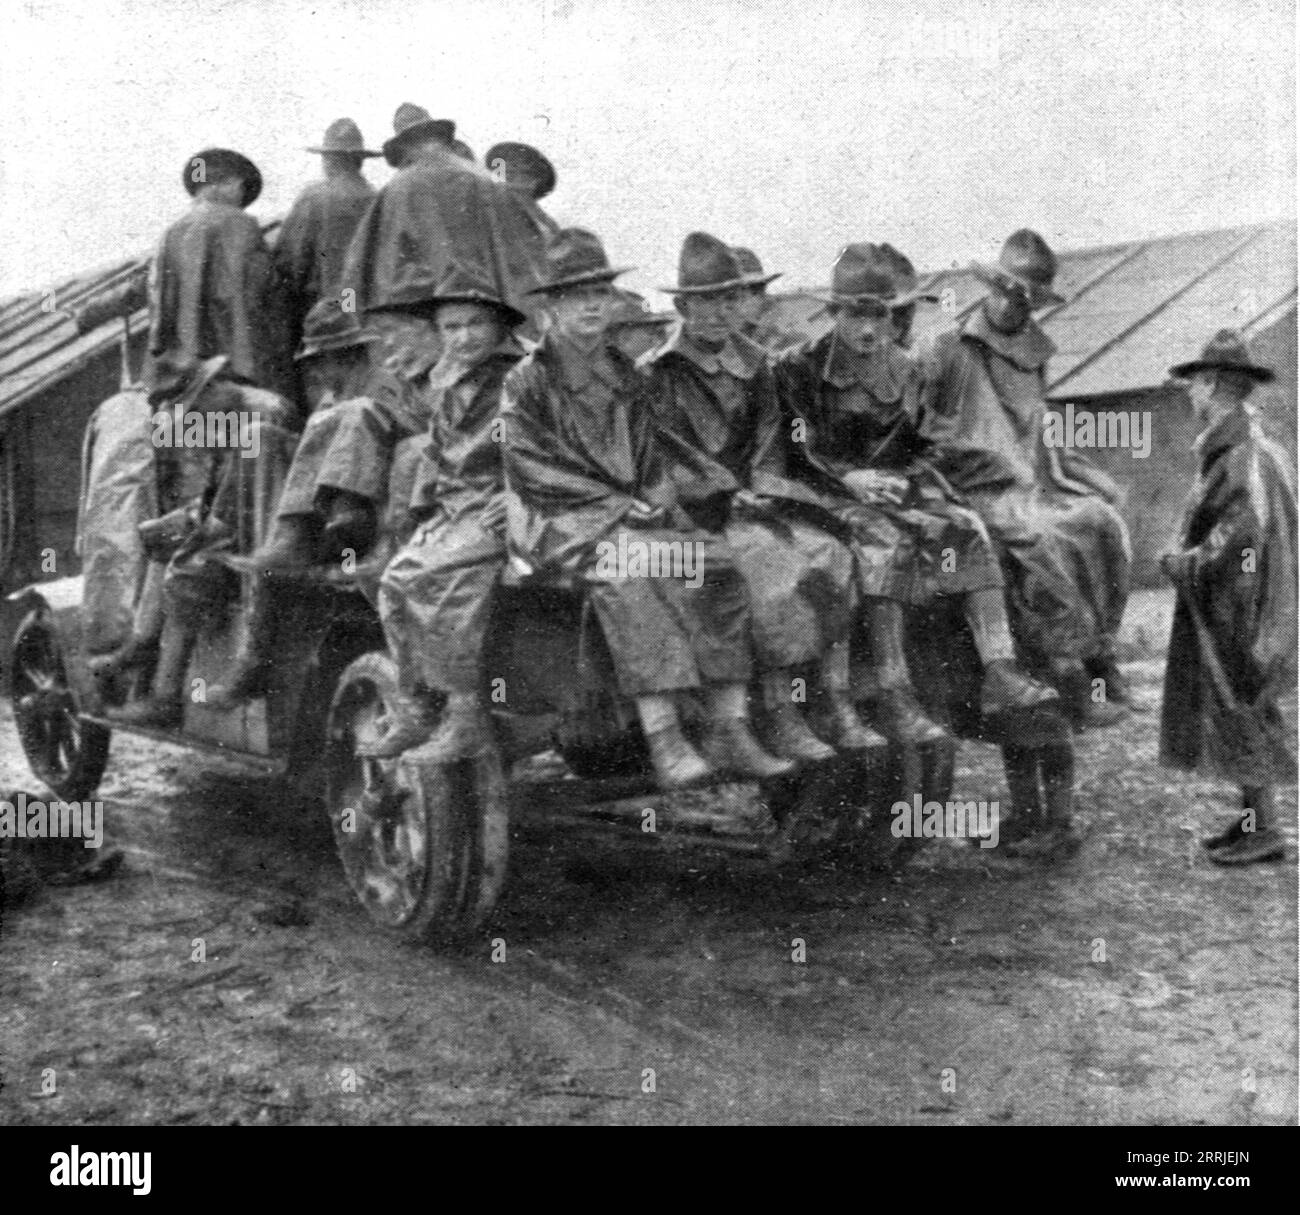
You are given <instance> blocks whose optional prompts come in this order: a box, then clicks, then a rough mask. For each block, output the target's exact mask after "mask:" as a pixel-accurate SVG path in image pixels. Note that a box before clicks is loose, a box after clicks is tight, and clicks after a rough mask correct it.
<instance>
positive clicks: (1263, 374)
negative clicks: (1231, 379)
mask: <svg viewBox="0 0 1300 1215" xmlns="http://www.w3.org/2000/svg"><path fill="white" fill-rule="evenodd" d="M1198 371H1232V372H1236V373H1237V374H1238V375H1244V376H1246V377H1248V378H1249V379H1252V380H1254V381H1255V382H1256V383H1257V384H1267V383H1269V382H1271V381H1272V380H1274V379H1276V378H1277V377H1276V375H1275V374H1274V372H1273V369H1272V368H1270V367H1263V366H1261V365H1260V364H1259V363H1255V362H1252V361H1251V357H1250V350H1249V349H1248V348H1247V346H1246V343H1245V342H1244V341H1242V337H1241V334H1239V333H1238V332H1237V331H1236V330H1235V329H1220V330H1219V332H1218V333H1216V334H1215V335H1214V336H1213V337H1212V338H1211V339H1210V340H1209V341H1208V342H1206V343H1205V348H1204V349H1203V350H1202V351H1201V357H1200V358H1199V359H1192V361H1191V362H1189V363H1179V364H1178V365H1177V366H1176V367H1171V368H1170V369H1169V374H1170V375H1172V376H1177V378H1178V379H1180V380H1186V379H1190V378H1191V377H1192V376H1194V375H1195V374H1196V373H1197V372H1198Z"/></svg>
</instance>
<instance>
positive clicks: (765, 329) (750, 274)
mask: <svg viewBox="0 0 1300 1215" xmlns="http://www.w3.org/2000/svg"><path fill="white" fill-rule="evenodd" d="M731 252H732V253H733V254H735V257H736V261H737V263H738V264H739V265H740V272H741V276H742V278H743V280H744V290H742V291H741V293H740V300H739V302H738V305H737V312H738V313H739V316H740V332H741V333H742V334H744V335H745V337H747V338H749V340H750V341H751V342H757V343H758V344H759V345H760V346H762V347H763V349H764V350H766V351H767V353H768V355H769V357H771V358H778V357H780V356H781V355H783V354H788V353H789V352H790V351H792V350H794V349H795V348H796V347H798V346H801V345H803V338H802V337H801V336H800V335H799V334H798V333H792V332H789V331H788V330H785V329H782V328H781V326H779V325H777V324H774V323H773V319H772V318H773V308H772V303H771V301H770V300H769V299H768V297H767V287H768V284H769V283H771V282H774V281H775V280H776V279H778V278H780V277H781V275H780V274H779V273H778V274H765V273H764V271H763V263H762V262H761V261H759V259H758V254H757V253H755V252H754V251H753V250H752V249H746V248H745V247H744V246H743V245H732V247H731Z"/></svg>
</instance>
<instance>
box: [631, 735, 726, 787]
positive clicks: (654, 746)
mask: <svg viewBox="0 0 1300 1215" xmlns="http://www.w3.org/2000/svg"><path fill="white" fill-rule="evenodd" d="M645 741H646V746H647V747H648V748H649V750H650V763H651V764H652V765H653V767H654V774H655V780H656V781H657V783H658V785H659V788H661V789H662V790H663V791H664V792H665V793H673V792H676V791H677V790H679V789H694V788H696V787H697V786H699V785H703V784H707V783H708V782H709V781H710V780H712V779H713V776H714V772H713V769H712V768H711V767H710V766H709V764H708V763H707V762H706V761H705V759H704V757H703V756H702V755H700V753H699V752H698V751H697V750H696V749H695V748H694V747H692V746H691V744H690V743H688V742H687V741H686V736H685V735H684V734H683V733H682V728H681V726H680V725H677V724H673V725H669V726H665V727H664V728H663V729H661V730H652V731H650V732H649V733H648V734H646V736H645Z"/></svg>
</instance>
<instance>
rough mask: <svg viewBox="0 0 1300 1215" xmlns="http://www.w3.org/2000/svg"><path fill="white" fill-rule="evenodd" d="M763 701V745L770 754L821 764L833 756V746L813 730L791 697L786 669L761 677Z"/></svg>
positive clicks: (796, 761) (803, 762) (797, 761)
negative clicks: (829, 745)
mask: <svg viewBox="0 0 1300 1215" xmlns="http://www.w3.org/2000/svg"><path fill="white" fill-rule="evenodd" d="M763 703H764V706H765V709H764V713H763V745H764V746H765V747H766V749H767V750H768V751H769V752H771V754H773V755H775V756H776V757H777V758H778V759H790V760H794V762H795V763H802V764H822V763H825V762H826V761H827V760H828V759H834V758H835V749H834V747H828V746H827V745H826V744H825V743H824V742H822V740H821V739H820V738H818V737H817V735H815V734H814V733H813V732H812V730H811V729H810V728H809V726H808V723H807V722H806V721H805V720H804V716H803V714H802V713H801V712H800V711H799V709H798V707H797V706H796V705H795V703H794V702H793V701H792V700H791V699H790V680H789V678H788V677H787V673H786V672H785V671H775V672H773V673H772V674H770V675H768V676H766V677H765V678H764V680H763Z"/></svg>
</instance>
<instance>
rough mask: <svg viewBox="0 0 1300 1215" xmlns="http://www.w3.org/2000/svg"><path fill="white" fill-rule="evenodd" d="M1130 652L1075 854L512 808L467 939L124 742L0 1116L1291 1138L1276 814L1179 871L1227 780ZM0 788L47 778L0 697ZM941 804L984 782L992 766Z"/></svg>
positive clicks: (3, 955)
mask: <svg viewBox="0 0 1300 1215" xmlns="http://www.w3.org/2000/svg"><path fill="white" fill-rule="evenodd" d="M1128 671H1129V674H1130V677H1131V678H1132V679H1133V680H1134V682H1135V685H1136V691H1137V695H1138V697H1139V705H1140V708H1141V711H1140V712H1138V713H1137V714H1136V715H1135V716H1134V717H1133V718H1132V719H1131V720H1130V721H1129V722H1128V723H1127V724H1125V725H1123V726H1120V727H1118V728H1116V729H1112V730H1109V731H1104V732H1097V733H1092V734H1089V735H1086V736H1084V737H1083V738H1081V739H1080V748H1079V761H1080V762H1079V776H1080V793H1079V808H1078V815H1079V821H1080V826H1081V827H1082V828H1083V830H1084V832H1085V836H1086V842H1085V845H1084V847H1083V849H1082V850H1081V852H1080V853H1079V854H1078V855H1077V856H1075V857H1074V858H1072V859H1070V860H1069V861H1068V862H1065V863H1059V864H1056V865H1044V864H1041V863H1032V862H1028V861H1015V860H1011V859H1009V858H1005V857H1003V856H1002V855H1001V854H1000V853H999V852H998V850H981V849H979V848H977V847H974V846H971V845H970V844H967V843H966V842H964V841H936V842H934V843H932V844H931V845H930V846H929V847H928V849H927V850H926V851H925V852H923V853H922V854H921V855H920V856H919V857H918V858H917V859H915V860H913V861H912V863H911V864H910V865H909V866H908V867H907V868H906V869H905V870H904V871H903V872H902V873H901V874H899V875H897V876H894V877H877V878H874V879H872V880H868V881H864V879H863V878H862V877H860V876H851V875H848V874H844V873H835V872H823V873H819V874H817V875H804V876H802V877H800V878H798V879H794V878H791V877H788V876H783V875H780V874H777V873H774V872H773V871H771V869H770V868H768V867H766V866H765V865H764V864H763V863H762V862H761V861H759V860H757V859H755V858H751V857H745V856H734V855H729V854H717V853H702V852H694V851H692V852H679V851H669V850H667V849H663V848H655V847H653V846H640V845H638V844H636V843H633V842H629V841H627V840H624V839H623V838H621V837H609V838H605V837H601V836H594V837H593V836H589V835H586V834H583V835H573V834H570V833H568V832H565V833H556V832H554V831H552V832H541V831H538V830H537V829H536V828H533V827H530V826H529V824H528V804H527V800H528V799H527V794H526V792H525V793H521V794H520V798H519V804H518V806H517V815H516V818H517V821H518V823H519V826H518V827H517V828H516V830H515V832H514V837H513V841H512V875H511V880H510V885H509V888H508V891H507V895H506V898H505V900H504V902H503V905H502V907H501V908H500V910H499V912H498V913H497V915H496V917H495V918H494V920H493V922H492V923H491V924H490V925H489V926H488V928H487V929H486V931H485V932H484V933H483V936H482V941H481V942H479V943H478V944H477V945H475V946H474V947H472V948H470V949H469V950H467V951H466V952H465V953H462V954H456V955H445V954H444V955H440V954H438V953H435V952H433V951H431V950H428V949H420V948H415V947H411V946H406V945H394V944H392V943H391V942H389V941H388V940H387V939H386V938H384V937H383V936H382V935H381V934H380V932H379V931H378V930H377V929H376V928H373V927H372V926H371V925H370V923H369V922H368V921H367V920H366V919H365V918H364V916H363V913H362V912H361V909H360V907H359V906H358V905H357V904H355V903H354V901H353V899H352V897H351V895H350V894H349V893H348V892H347V891H346V889H345V888H344V886H343V884H342V879H341V875H340V871H339V868H338V865H337V863H336V861H335V858H334V856H333V853H332V845H331V843H330V841H329V831H328V827H327V824H326V822H325V820H324V815H323V813H322V812H321V811H319V810H318V809H314V808H313V807H311V806H304V805H301V804H299V803H297V802H296V801H295V800H294V799H292V798H289V797H285V796H283V795H281V794H278V793H277V790H276V788H275V786H274V785H273V784H270V783H267V782H262V781H258V780H254V779H251V778H249V777H247V776H244V775H241V774H240V773H239V772H238V771H237V770H236V769H233V768H230V769H226V768H224V767H223V766H222V765H221V764H220V763H219V762H218V761H212V760H208V759H206V758H200V757H197V756H195V755H194V754H191V753H188V752H185V751H183V750H181V749H178V748H172V747H166V746H158V745H155V744H153V743H150V742H146V741H141V740H137V739H132V738H128V737H126V736H123V735H117V736H115V738H114V740H113V752H112V755H113V758H112V760H111V763H110V768H109V773H108V775H107V776H106V778H105V781H104V784H103V785H102V787H101V790H100V796H101V797H102V798H103V799H104V801H105V813H106V819H107V827H108V831H109V833H110V835H111V836H112V838H113V839H114V840H115V841H116V842H117V843H119V844H121V845H122V846H123V847H124V848H125V849H126V851H127V866H126V871H125V872H124V874H123V875H122V876H121V877H120V878H118V879H116V880H113V881H109V882H105V883H102V884H98V885H89V886H80V887H72V888H66V889H51V890H48V891H47V892H45V893H44V894H43V895H42V896H41V897H40V898H39V900H38V901H36V902H35V903H33V904H31V905H30V906H27V907H24V908H22V909H19V910H11V911H9V912H8V913H6V916H5V920H4V924H3V933H2V934H0V1008H3V1015H2V1016H0V1079H2V1081H3V1087H2V1088H0V1122H5V1123H28V1122H31V1123H50V1124H67V1123H71V1124H100V1123H118V1122H128V1123H133V1122H139V1123H155V1122H165V1123H191V1124H280V1123H321V1122H323V1123H389V1122H430V1123H442V1122H473V1123H525V1122H533V1123H537V1122H551V1123H566V1122H601V1123H603V1122H624V1123H645V1124H651V1123H687V1122H766V1121H783V1122H784V1121H793V1122H861V1123H882V1122H902V1123H920V1124H925V1123H934V1124H944V1123H1001V1124H1017V1123H1034V1122H1065V1123H1111V1122H1125V1123H1165V1122H1174V1123H1188V1124H1197V1123H1209V1124H1220V1123H1290V1122H1294V1121H1295V1111H1296V1070H1295V1059H1296V1032H1295V1027H1296V990H1297V985H1296V918H1295V917H1296V871H1295V867H1294V857H1295V821H1294V813H1293V811H1292V810H1288V811H1287V812H1286V814H1287V822H1286V833H1287V835H1288V839H1289V846H1290V849H1291V851H1290V856H1289V858H1288V861H1287V863H1286V864H1285V865H1273V866H1263V867H1256V868H1254V869H1253V870H1245V871H1237V872H1233V871H1227V872H1221V871H1218V870H1215V869H1213V868H1212V867H1211V866H1209V865H1207V864H1206V863H1205V862H1204V861H1203V860H1201V859H1200V858H1199V857H1198V856H1197V855H1196V853H1197V849H1196V847H1195V840H1196V839H1197V838H1199V836H1200V835H1202V834H1205V833H1207V831H1208V829H1209V828H1210V827H1211V826H1212V825H1214V824H1217V823H1218V822H1219V820H1220V819H1221V818H1222V817H1223V816H1224V806H1225V798H1224V795H1223V792H1222V791H1221V790H1219V789H1218V788H1216V787H1215V786H1212V785H1209V784H1206V783H1203V782H1199V781H1195V780H1183V779H1178V778H1172V774H1169V773H1166V772H1163V771H1161V770H1160V769H1158V768H1156V766H1155V763H1154V759H1155V746H1156V730H1157V722H1158V698H1159V678H1160V666H1159V663H1158V661H1156V660H1155V659H1154V658H1152V657H1148V658H1146V659H1145V660H1142V661H1138V662H1134V663H1132V664H1131V665H1130V666H1129V668H1128ZM0 782H3V785H4V786H6V787H8V786H14V787H19V788H26V789H28V790H30V791H32V792H36V791H37V790H38V786H36V785H35V783H34V781H33V779H32V777H31V776H30V774H29V773H28V771H27V769H26V765H25V763H24V762H23V760H22V758H21V752H20V751H19V749H18V746H17V740H16V738H15V734H14V730H13V722H12V717H11V716H9V714H8V712H7V710H6V712H5V715H4V716H3V719H0ZM956 793H957V795H958V796H962V797H971V798H994V797H1001V798H1005V786H1004V783H1003V781H1002V777H1001V772H1000V766H999V764H998V762H997V757H996V754H995V752H993V751H992V749H990V748H986V747H975V746H970V745H967V746H965V747H963V749H962V756H961V763H960V767H959V771H958V778H957V786H956ZM1288 799H1289V801H1290V803H1292V804H1293V803H1294V793H1293V791H1291V790H1288V791H1286V795H1285V796H1284V798H1283V801H1284V804H1285V803H1286V802H1287V800H1288ZM736 801H737V805H736V810H737V812H738V813H746V812H749V811H750V810H751V809H752V808H751V807H747V806H746V805H745V804H744V799H743V797H740V796H739V795H737V797H736ZM200 941H201V942H202V949H203V953H204V958H205V960H203V961H195V960H193V958H194V956H195V952H196V950H197V949H198V948H199V945H198V942H200ZM801 945H802V948H801ZM51 1089H52V1091H50V1090H51Z"/></svg>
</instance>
